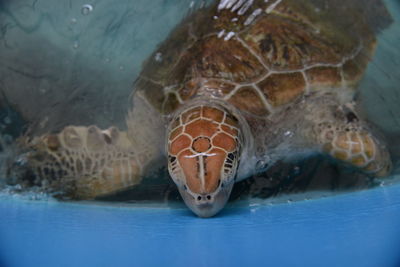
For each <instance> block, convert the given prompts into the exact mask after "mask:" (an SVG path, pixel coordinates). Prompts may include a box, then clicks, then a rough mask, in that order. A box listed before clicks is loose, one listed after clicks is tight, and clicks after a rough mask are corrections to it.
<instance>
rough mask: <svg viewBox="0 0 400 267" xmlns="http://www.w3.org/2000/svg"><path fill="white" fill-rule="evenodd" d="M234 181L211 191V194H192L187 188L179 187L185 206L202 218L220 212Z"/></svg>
mask: <svg viewBox="0 0 400 267" xmlns="http://www.w3.org/2000/svg"><path fill="white" fill-rule="evenodd" d="M233 185H234V183H231V184H229V185H227V186H225V187H224V188H220V189H219V190H217V191H215V192H213V193H212V194H194V193H193V192H189V191H188V189H185V188H182V187H180V188H179V193H180V194H181V196H182V198H183V200H184V202H185V204H186V206H188V207H189V208H190V209H191V210H192V211H193V212H194V213H195V214H196V215H197V216H199V217H202V218H208V217H212V216H214V215H215V214H217V213H218V212H220V211H221V210H222V209H223V208H224V206H225V204H226V202H227V201H228V199H229V196H230V194H231V191H232V188H233Z"/></svg>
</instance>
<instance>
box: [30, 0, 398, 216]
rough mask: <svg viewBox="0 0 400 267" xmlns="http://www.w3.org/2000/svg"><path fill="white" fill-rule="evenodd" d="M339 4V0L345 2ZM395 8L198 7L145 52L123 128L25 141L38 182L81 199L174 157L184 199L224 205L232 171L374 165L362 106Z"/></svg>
mask: <svg viewBox="0 0 400 267" xmlns="http://www.w3.org/2000/svg"><path fill="white" fill-rule="evenodd" d="M341 4H342V5H341ZM389 22H390V16H389V14H388V13H387V11H386V9H385V7H384V5H383V3H381V1H380V0H365V1H359V0H354V1H346V3H344V2H342V1H337V0H269V1H268V0H254V1H253V0H221V1H219V2H214V3H211V4H210V5H206V6H203V7H201V8H200V9H198V10H196V11H193V13H191V14H189V15H188V16H187V17H186V18H185V19H184V20H183V21H182V23H180V24H179V25H178V26H177V27H176V28H175V29H174V30H173V31H172V32H171V34H170V35H169V37H168V38H167V40H166V41H164V42H163V43H162V44H161V45H160V46H159V47H158V49H157V50H156V51H154V53H153V54H152V55H151V56H150V57H149V58H148V60H147V61H146V62H145V64H144V67H143V70H142V72H141V73H140V75H139V77H138V79H137V80H136V82H135V84H134V90H133V93H132V109H131V110H130V111H129V113H128V115H127V119H126V125H127V129H126V130H119V129H117V128H116V127H111V128H108V129H106V130H101V129H99V128H98V127H97V126H88V127H84V126H68V127H66V128H64V129H63V130H62V131H61V132H59V133H48V134H45V135H42V136H38V137H35V138H33V139H31V140H30V141H29V142H26V143H25V144H24V146H25V147H26V148H28V150H29V152H28V153H27V154H26V160H27V165H28V166H29V168H30V169H31V170H32V173H33V174H34V176H35V177H36V178H37V179H38V180H39V181H40V183H41V184H42V185H44V186H46V187H48V188H51V189H52V190H55V191H57V190H60V191H63V192H65V193H67V194H68V195H69V196H71V197H72V198H75V199H93V198H96V197H99V196H104V195H109V194H113V193H115V192H118V191H121V190H124V189H127V188H130V187H133V186H135V185H137V184H139V183H140V182H141V180H142V178H143V177H146V176H148V173H149V172H151V171H153V170H156V169H158V168H159V167H160V166H165V165H167V166H168V170H169V174H170V176H171V178H172V179H173V181H174V182H175V184H176V186H177V187H178V189H179V192H180V194H181V196H182V198H183V200H184V201H185V203H186V204H187V206H188V207H189V208H190V209H191V210H192V211H193V212H194V213H195V214H197V215H198V216H200V217H210V216H213V215H215V214H216V213H218V212H219V211H220V210H221V209H222V208H223V207H224V205H225V204H226V202H227V200H228V197H229V195H230V193H231V190H232V187H233V185H234V183H235V182H236V181H239V180H242V179H245V178H247V177H249V176H251V175H252V174H255V173H260V172H264V171H265V170H266V169H267V168H268V167H269V166H271V165H273V164H274V162H276V161H278V160H281V159H291V158H295V157H301V156H307V155H309V154H310V153H325V154H326V155H329V156H330V157H331V158H332V159H336V160H337V161H340V162H343V163H344V164H347V165H349V166H353V167H355V168H358V169H359V170H360V171H362V172H365V173H368V174H371V175H372V176H375V177H378V176H385V175H387V174H388V173H389V172H390V170H391V159H390V155H389V153H388V149H387V147H386V145H385V143H384V140H383V139H382V137H380V135H379V134H376V132H375V131H373V130H372V127H371V126H370V124H369V123H368V122H367V121H366V120H365V119H363V117H362V114H360V112H359V111H358V110H357V108H356V106H355V105H354V102H353V100H354V95H355V88H356V86H357V84H358V82H359V81H360V79H361V78H362V75H363V73H364V71H365V69H366V66H367V64H368V61H369V59H370V58H371V56H372V55H373V53H374V49H375V47H376V39H375V36H376V34H377V32H378V31H379V30H380V29H382V28H384V27H385V26H387V25H388V23H389Z"/></svg>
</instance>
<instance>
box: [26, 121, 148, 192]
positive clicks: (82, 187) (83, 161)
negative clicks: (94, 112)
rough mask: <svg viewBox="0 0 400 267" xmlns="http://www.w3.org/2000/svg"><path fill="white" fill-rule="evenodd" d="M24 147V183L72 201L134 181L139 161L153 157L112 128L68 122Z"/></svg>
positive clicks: (138, 178)
mask: <svg viewBox="0 0 400 267" xmlns="http://www.w3.org/2000/svg"><path fill="white" fill-rule="evenodd" d="M24 147H25V148H27V150H28V152H27V153H25V154H24V156H23V157H24V160H23V161H24V162H25V163H24V164H25V165H26V166H25V167H26V169H28V170H29V171H30V175H31V176H32V178H31V181H30V182H31V183H33V184H34V185H39V186H42V187H44V188H45V189H48V190H49V191H51V192H60V193H61V196H63V197H64V196H65V197H69V198H74V199H93V198H96V197H98V196H103V195H108V194H111V193H114V192H117V191H120V190H122V189H127V188H129V187H131V186H134V185H136V184H139V183H140V181H141V180H142V174H143V168H144V165H145V164H147V163H148V161H149V159H150V158H152V156H153V155H149V153H150V152H151V151H150V150H148V149H147V150H146V149H142V150H140V149H138V147H137V146H134V145H133V144H132V141H131V140H130V139H129V138H128V136H127V134H126V132H123V131H120V130H118V129H117V128H115V127H111V128H109V129H106V130H100V129H99V128H97V127H96V126H89V127H77V126H68V127H66V128H64V129H63V130H62V131H61V132H60V133H58V134H47V135H43V136H40V137H36V138H34V139H33V140H32V141H29V142H28V143H27V144H24ZM22 179H26V177H25V178H23V177H22Z"/></svg>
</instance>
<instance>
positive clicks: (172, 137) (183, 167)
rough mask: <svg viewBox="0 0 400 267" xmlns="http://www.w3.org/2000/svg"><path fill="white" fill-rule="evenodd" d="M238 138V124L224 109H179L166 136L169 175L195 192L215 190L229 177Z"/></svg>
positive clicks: (236, 153)
mask: <svg viewBox="0 0 400 267" xmlns="http://www.w3.org/2000/svg"><path fill="white" fill-rule="evenodd" d="M240 140H241V139H240V128H239V123H238V121H237V119H236V118H235V117H234V116H232V115H230V114H229V113H228V112H227V111H225V110H222V109H219V108H216V107H209V106H196V107H194V108H190V109H188V110H186V111H184V112H182V113H181V115H180V116H178V117H177V118H176V119H175V121H173V122H172V123H171V130H170V134H169V137H168V154H169V169H170V173H171V174H172V177H173V178H174V179H175V180H179V181H178V183H179V184H184V185H185V186H187V189H189V190H190V191H191V192H193V193H195V194H209V193H213V192H215V191H216V190H217V189H218V187H219V186H220V185H221V184H223V183H224V182H225V181H226V179H229V178H232V179H233V177H230V176H231V174H232V173H234V171H235V169H236V167H237V155H238V150H239V149H240V145H241V141H240Z"/></svg>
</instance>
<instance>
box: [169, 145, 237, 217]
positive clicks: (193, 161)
mask: <svg viewBox="0 0 400 267" xmlns="http://www.w3.org/2000/svg"><path fill="white" fill-rule="evenodd" d="M236 169H237V157H236V156H235V154H234V153H228V154H227V153H226V152H225V151H223V150H222V149H218V148H215V149H212V150H211V151H210V152H208V153H202V154H201V153H200V154H196V153H193V152H191V151H184V152H182V153H181V154H180V155H179V156H178V158H177V159H174V160H173V161H172V164H170V165H169V171H170V174H171V176H172V179H173V180H174V182H175V184H176V185H177V186H178V189H179V192H180V194H181V196H182V198H183V200H184V201H185V203H186V205H187V206H188V207H189V208H190V209H191V210H192V211H193V212H194V213H195V214H197V215H198V216H200V217H211V216H214V215H215V214H217V213H218V212H219V211H220V210H221V209H222V208H223V207H224V206H225V204H226V202H227V201H228V199H229V196H230V193H231V191H232V188H233V185H234V183H235V179H234V178H235V175H236Z"/></svg>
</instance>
